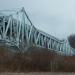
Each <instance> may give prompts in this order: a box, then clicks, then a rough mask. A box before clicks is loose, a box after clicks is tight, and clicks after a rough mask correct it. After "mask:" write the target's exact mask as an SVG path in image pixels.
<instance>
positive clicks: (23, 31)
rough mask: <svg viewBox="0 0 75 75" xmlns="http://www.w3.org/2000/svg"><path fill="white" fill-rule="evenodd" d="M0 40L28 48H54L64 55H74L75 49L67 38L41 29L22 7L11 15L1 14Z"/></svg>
mask: <svg viewBox="0 0 75 75" xmlns="http://www.w3.org/2000/svg"><path fill="white" fill-rule="evenodd" d="M0 41H3V42H5V43H6V44H9V45H11V46H16V47H18V48H23V49H26V48H27V47H30V46H35V47H40V48H46V49H48V50H54V51H56V52H57V53H62V54H64V55H74V54H75V50H74V49H73V48H72V47H70V45H69V43H68V41H67V40H64V41H62V40H59V39H57V38H55V37H54V36H51V35H49V34H47V33H45V32H43V31H41V30H39V29H37V28H36V27H35V26H34V25H33V24H32V22H31V20H30V19H29V17H28V15H27V13H26V11H25V10H24V8H22V9H21V10H19V11H16V12H15V13H14V14H10V15H5V14H3V15H0Z"/></svg>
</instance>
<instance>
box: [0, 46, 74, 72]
mask: <svg viewBox="0 0 75 75" xmlns="http://www.w3.org/2000/svg"><path fill="white" fill-rule="evenodd" d="M12 50H14V47H7V46H0V72H5V71H6V72H7V71H9V72H30V71H34V72H35V71H53V72H56V71H57V72H60V71H62V72H63V71H64V72H72V71H74V72H75V63H74V62H75V56H72V57H65V56H62V55H57V54H56V53H55V52H53V51H48V50H46V49H39V48H29V49H28V51H27V52H25V53H21V52H19V53H16V52H14V51H12Z"/></svg>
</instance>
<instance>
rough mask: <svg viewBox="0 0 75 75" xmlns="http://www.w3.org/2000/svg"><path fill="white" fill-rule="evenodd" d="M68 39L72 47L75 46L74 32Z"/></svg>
mask: <svg viewBox="0 0 75 75" xmlns="http://www.w3.org/2000/svg"><path fill="white" fill-rule="evenodd" d="M68 41H69V44H70V46H71V47H73V48H75V34H72V35H70V36H69V37H68Z"/></svg>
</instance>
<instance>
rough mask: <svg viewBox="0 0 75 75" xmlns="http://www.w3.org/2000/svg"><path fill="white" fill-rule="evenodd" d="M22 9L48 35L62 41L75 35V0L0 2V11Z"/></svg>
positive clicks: (1, 0)
mask: <svg viewBox="0 0 75 75" xmlns="http://www.w3.org/2000/svg"><path fill="white" fill-rule="evenodd" d="M21 7H24V8H25V10H26V11H27V13H28V15H29V17H30V19H31V21H32V23H33V24H34V25H35V27H37V28H38V29H40V30H43V31H44V32H46V33H49V34H51V35H53V36H55V37H57V38H60V39H63V38H66V37H67V36H69V35H70V34H74V33H75V0H0V10H4V9H20V8H21Z"/></svg>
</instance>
